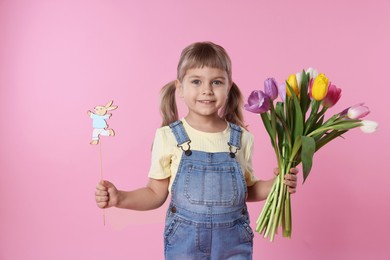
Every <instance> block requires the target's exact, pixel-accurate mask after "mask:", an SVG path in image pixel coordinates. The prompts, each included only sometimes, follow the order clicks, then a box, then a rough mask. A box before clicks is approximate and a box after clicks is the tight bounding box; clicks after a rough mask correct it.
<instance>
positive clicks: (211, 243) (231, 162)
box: [96, 42, 297, 259]
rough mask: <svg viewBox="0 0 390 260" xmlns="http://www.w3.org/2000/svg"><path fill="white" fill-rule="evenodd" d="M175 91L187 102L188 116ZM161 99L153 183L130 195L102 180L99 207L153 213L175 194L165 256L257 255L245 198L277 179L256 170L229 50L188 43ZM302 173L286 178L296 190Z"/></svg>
mask: <svg viewBox="0 0 390 260" xmlns="http://www.w3.org/2000/svg"><path fill="white" fill-rule="evenodd" d="M176 91H178V92H179V93H180V97H181V98H183V100H184V102H185V104H186V106H187V107H188V114H187V116H186V117H184V118H182V119H181V120H179V118H178V112H177V107H176V101H175V92H176ZM161 96H162V98H161V107H160V108H161V112H162V116H163V122H162V127H161V128H159V129H157V131H156V135H155V139H154V143H153V150H152V165H151V168H150V171H149V183H148V184H147V186H146V187H144V188H141V189H138V190H134V191H128V192H127V191H119V190H117V189H116V188H115V186H114V185H113V184H112V183H110V182H108V181H101V182H100V183H99V184H98V185H97V188H96V202H97V205H98V206H99V207H100V208H108V207H112V206H114V207H118V208H126V209H133V210H150V209H155V208H158V207H160V206H161V205H162V204H163V203H164V202H165V200H166V199H167V197H168V194H169V193H170V195H171V196H170V197H171V201H170V204H169V208H168V211H167V215H166V222H165V232H164V254H165V259H252V245H253V232H252V229H251V227H250V226H249V216H248V211H247V207H246V201H260V200H263V199H265V198H266V197H267V195H268V193H269V192H270V189H271V186H272V183H273V179H271V180H267V181H262V180H258V179H257V178H256V177H255V176H254V175H253V169H252V148H253V136H252V134H250V133H249V132H248V131H247V130H246V127H245V124H244V121H243V115H242V107H243V105H242V94H241V92H240V90H239V88H238V87H237V85H236V84H235V83H234V82H233V81H232V70H231V61H230V58H229V56H228V54H227V53H226V51H225V50H224V49H223V48H222V47H221V46H218V45H216V44H214V43H211V42H199V43H194V44H192V45H190V46H188V47H187V48H185V49H184V50H183V52H182V54H181V57H180V61H179V64H178V67H177V79H176V80H175V81H172V82H170V83H168V84H167V85H166V86H164V88H163V89H162V91H161ZM296 173H297V170H296V169H292V171H291V174H287V175H286V177H285V183H286V184H287V186H288V187H289V192H290V193H294V192H295V188H296V175H295V174H296ZM275 174H277V170H275Z"/></svg>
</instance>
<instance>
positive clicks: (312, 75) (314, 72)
mask: <svg viewBox="0 0 390 260" xmlns="http://www.w3.org/2000/svg"><path fill="white" fill-rule="evenodd" d="M306 73H309V75H310V78H311V79H315V78H317V76H318V71H317V70H315V69H313V68H311V67H310V68H308V69H307V70H306Z"/></svg>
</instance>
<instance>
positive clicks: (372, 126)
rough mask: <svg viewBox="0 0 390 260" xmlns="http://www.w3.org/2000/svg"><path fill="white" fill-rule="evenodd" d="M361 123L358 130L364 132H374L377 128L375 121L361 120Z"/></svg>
mask: <svg viewBox="0 0 390 260" xmlns="http://www.w3.org/2000/svg"><path fill="white" fill-rule="evenodd" d="M361 123H362V126H361V127H360V130H362V132H363V133H366V134H371V133H374V132H375V131H376V129H377V128H378V123H377V122H375V121H370V120H362V121H361Z"/></svg>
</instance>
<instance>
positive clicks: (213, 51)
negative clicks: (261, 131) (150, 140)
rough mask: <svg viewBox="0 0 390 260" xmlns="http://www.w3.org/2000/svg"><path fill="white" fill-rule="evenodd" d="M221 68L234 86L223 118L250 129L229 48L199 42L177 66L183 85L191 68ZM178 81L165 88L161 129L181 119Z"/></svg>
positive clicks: (189, 48)
mask: <svg viewBox="0 0 390 260" xmlns="http://www.w3.org/2000/svg"><path fill="white" fill-rule="evenodd" d="M203 67H210V68H217V69H221V70H224V71H226V73H227V75H228V79H229V82H230V83H231V84H232V87H231V88H230V91H229V95H228V99H227V101H226V104H225V106H224V107H223V108H222V109H221V111H220V116H221V118H223V119H225V120H227V121H229V122H231V123H234V124H236V125H239V126H241V127H244V128H246V125H245V123H244V117H243V114H242V107H243V96H242V93H241V91H240V89H239V88H238V86H237V85H236V84H235V83H234V82H233V81H232V64H231V60H230V58H229V55H228V54H227V53H226V51H225V49H224V48H222V47H221V46H219V45H217V44H214V43H212V42H196V43H193V44H191V45H189V46H188V47H186V48H185V49H184V50H183V51H182V53H181V55H180V60H179V64H178V65H177V79H178V80H179V81H180V82H181V81H182V80H183V78H184V76H185V74H186V72H187V70H189V69H194V68H203ZM175 91H176V86H175V81H171V82H169V83H168V84H166V85H165V86H164V87H163V88H162V89H161V103H160V111H161V115H162V124H161V126H166V125H169V124H170V123H173V122H175V121H177V120H178V119H179V115H178V111H177V105H176V98H175Z"/></svg>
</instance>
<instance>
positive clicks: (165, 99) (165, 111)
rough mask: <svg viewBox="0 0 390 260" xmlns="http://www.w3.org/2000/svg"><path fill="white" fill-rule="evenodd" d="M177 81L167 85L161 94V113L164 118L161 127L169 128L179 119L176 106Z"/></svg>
mask: <svg viewBox="0 0 390 260" xmlns="http://www.w3.org/2000/svg"><path fill="white" fill-rule="evenodd" d="M175 93H176V86H175V81H171V82H169V83H168V84H166V85H165V86H164V87H163V88H162V89H161V92H160V112H161V116H162V123H161V126H167V125H169V124H171V123H173V122H175V121H177V120H178V119H179V114H178V112H177V105H176V96H175Z"/></svg>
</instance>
